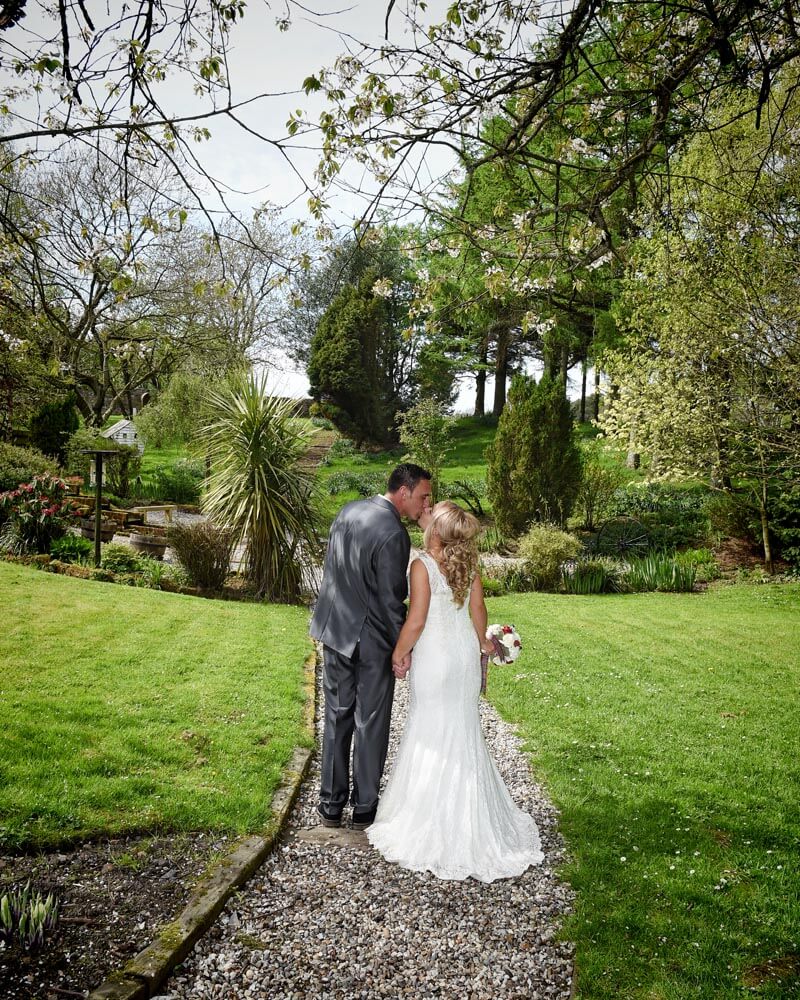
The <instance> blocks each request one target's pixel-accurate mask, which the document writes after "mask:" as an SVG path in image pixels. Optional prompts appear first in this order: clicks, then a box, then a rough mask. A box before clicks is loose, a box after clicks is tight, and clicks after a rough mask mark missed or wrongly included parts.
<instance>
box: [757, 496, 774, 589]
mask: <svg viewBox="0 0 800 1000" xmlns="http://www.w3.org/2000/svg"><path fill="white" fill-rule="evenodd" d="M758 507H759V514H760V515H761V542H762V544H763V546H764V569H766V571H767V572H768V573H769V574H770V575H772V573H773V572H774V569H773V564H772V546H771V545H770V543H769V515H768V514H767V484H766V482H762V484H761V496H760V498H759V505H758Z"/></svg>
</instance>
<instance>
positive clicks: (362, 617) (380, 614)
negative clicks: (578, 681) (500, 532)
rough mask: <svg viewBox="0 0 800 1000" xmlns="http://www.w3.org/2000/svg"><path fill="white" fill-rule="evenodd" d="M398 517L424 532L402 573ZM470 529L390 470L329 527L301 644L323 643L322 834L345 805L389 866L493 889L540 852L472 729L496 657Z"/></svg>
mask: <svg viewBox="0 0 800 1000" xmlns="http://www.w3.org/2000/svg"><path fill="white" fill-rule="evenodd" d="M404 517H405V518H408V519H409V520H411V521H416V522H417V523H418V524H419V526H420V527H421V528H422V529H423V531H424V545H425V548H424V551H422V552H420V553H418V554H416V557H415V558H414V559H413V560H412V562H411V566H410V568H409V556H410V553H411V542H410V539H409V537H408V532H407V531H406V529H405V527H404V525H403V522H402V518H404ZM479 529H480V526H479V524H478V521H477V519H476V518H475V517H473V516H472V514H469V513H468V512H467V511H465V510H462V508H461V507H459V506H458V505H457V504H454V503H452V502H450V501H449V500H444V501H442V502H441V503H437V504H436V505H435V506H433V507H431V475H430V473H429V472H427V471H426V470H425V469H423V468H421V467H420V466H418V465H413V464H411V463H405V464H403V465H399V466H398V467H397V468H396V469H395V470H394V471H393V472H392V474H391V475H390V477H389V482H388V484H387V488H386V492H385V493H384V494H383V495H378V496H374V497H371V498H369V499H367V500H355V501H353V502H352V503H348V504H346V505H345V506H344V507H343V508H342V510H341V511H340V512H339V514H338V515H337V517H336V519H335V520H334V522H333V525H332V526H331V531H330V536H329V540H328V549H327V552H326V556H325V565H324V571H323V577H322V585H321V587H320V593H319V599H318V600H317V604H316V608H315V610H314V615H313V618H312V621H311V635H312V637H313V638H314V639H317V640H319V641H320V642H321V643H322V644H323V688H324V693H325V728H324V736H323V745H322V779H321V787H320V801H319V810H318V811H319V815H320V819H321V822H322V823H323V825H324V826H328V827H338V826H340V825H341V823H342V814H343V811H344V808H345V806H346V805H347V803H348V802H349V803H350V804H351V805H352V807H353V813H352V826H353V829H355V830H366V831H367V837H368V839H369V841H370V843H371V844H372V845H373V846H374V847H375V848H377V850H378V851H380V853H381V854H382V855H383V856H384V857H385V858H386V859H387V861H391V862H395V863H397V864H399V865H400V866H402V867H403V868H408V869H411V870H413V871H429V872H432V873H433V874H434V875H436V876H438V877H439V878H442V879H459V880H460V879H466V878H470V877H471V878H475V879H479V880H481V881H483V882H492V881H494V880H495V879H500V878H509V877H511V876H515V875H519V874H521V873H522V872H523V871H525V869H526V868H527V867H528V866H529V865H536V864H539V863H540V862H541V861H542V859H543V854H542V851H541V847H540V842H539V832H538V830H537V828H536V824H535V823H534V821H533V819H532V817H531V816H529V815H528V814H527V813H525V812H523V811H522V810H521V809H519V808H518V807H517V806H516V805H515V804H514V802H513V801H512V799H511V796H510V795H509V793H508V789H507V788H506V786H505V784H504V783H503V780H502V778H501V777H500V774H499V773H498V771H497V768H496V766H495V764H494V761H493V760H492V758H491V757H490V756H489V752H488V750H487V748H486V743H485V741H484V738H483V732H482V730H481V724H480V714H479V710H478V702H479V698H480V686H481V663H480V658H481V653H482V652H485V653H489V654H491V653H492V652H494V648H493V646H492V644H491V642H490V641H489V640H488V639H487V638H486V621H487V613H486V604H485V602H484V597H483V587H482V585H481V577H480V573H479V571H478V545H477V535H478V532H479ZM406 598H409V601H408V611H407V612H406ZM406 676H408V677H409V683H410V700H409V713H408V719H407V721H406V727H405V731H404V733H403V737H402V740H401V743H400V748H399V750H398V753H397V759H396V761H395V765H394V768H393V770H392V772H391V774H390V776H389V779H388V782H387V785H386V789H385V791H384V794H383V797H382V798H381V799H380V803H379V801H378V798H379V790H380V781H381V775H382V773H383V766H384V763H385V761H386V752H387V749H388V745H389V724H390V720H391V713H392V698H393V695H394V683H395V678H398V679H404V678H405V677H406ZM351 745H352V758H353V766H352V784H351V780H350V751H351Z"/></svg>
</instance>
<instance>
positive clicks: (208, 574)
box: [167, 521, 233, 590]
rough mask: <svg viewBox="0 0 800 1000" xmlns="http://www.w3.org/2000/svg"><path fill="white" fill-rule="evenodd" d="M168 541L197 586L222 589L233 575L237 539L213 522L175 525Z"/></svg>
mask: <svg viewBox="0 0 800 1000" xmlns="http://www.w3.org/2000/svg"><path fill="white" fill-rule="evenodd" d="M167 542H168V544H169V546H170V548H171V549H172V551H173V552H174V553H175V557H176V558H177V560H178V562H179V563H180V564H181V566H182V567H183V568H184V570H186V573H187V574H188V576H189V579H190V580H191V582H192V583H193V584H195V586H197V587H202V588H203V589H204V590H219V589H220V588H221V587H222V585H223V584H224V583H225V579H226V577H227V576H228V573H229V572H230V565H231V556H232V554H233V536H232V534H231V533H230V532H229V531H226V530H224V529H223V528H219V527H217V525H215V524H212V523H211V521H193V522H192V523H190V524H173V525H172V526H171V527H170V528H168V529H167Z"/></svg>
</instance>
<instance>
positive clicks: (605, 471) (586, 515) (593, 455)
mask: <svg viewBox="0 0 800 1000" xmlns="http://www.w3.org/2000/svg"><path fill="white" fill-rule="evenodd" d="M621 475H622V474H621V472H620V470H619V469H616V468H608V467H606V466H605V465H603V463H602V461H601V458H600V450H599V448H598V446H597V445H593V446H591V447H589V448H587V449H586V453H585V456H584V462H583V477H582V479H581V485H580V489H579V490H578V496H577V498H576V506H577V507H578V509H579V510H580V511H581V513H582V515H583V527H584V528H586V530H587V531H594V529H595V526H596V525H597V523H598V522H599V521H601V520H602V519H603V518H604V517H607V516H608V515H609V514H610V513H611V510H612V507H613V505H614V498H615V497H616V495H617V491H618V490H619V488H620V480H621Z"/></svg>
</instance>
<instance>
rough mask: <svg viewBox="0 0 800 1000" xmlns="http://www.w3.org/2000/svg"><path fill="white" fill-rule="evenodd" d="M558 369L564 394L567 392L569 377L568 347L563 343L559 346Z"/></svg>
mask: <svg viewBox="0 0 800 1000" xmlns="http://www.w3.org/2000/svg"><path fill="white" fill-rule="evenodd" d="M559 367H560V370H559V373H558V374H559V377H560V378H561V384H562V385H563V386H564V395H565V396H566V394H567V380H568V379H569V347H567V345H566V344H564V345H563V346H562V348H561V364H560V366H559Z"/></svg>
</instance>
